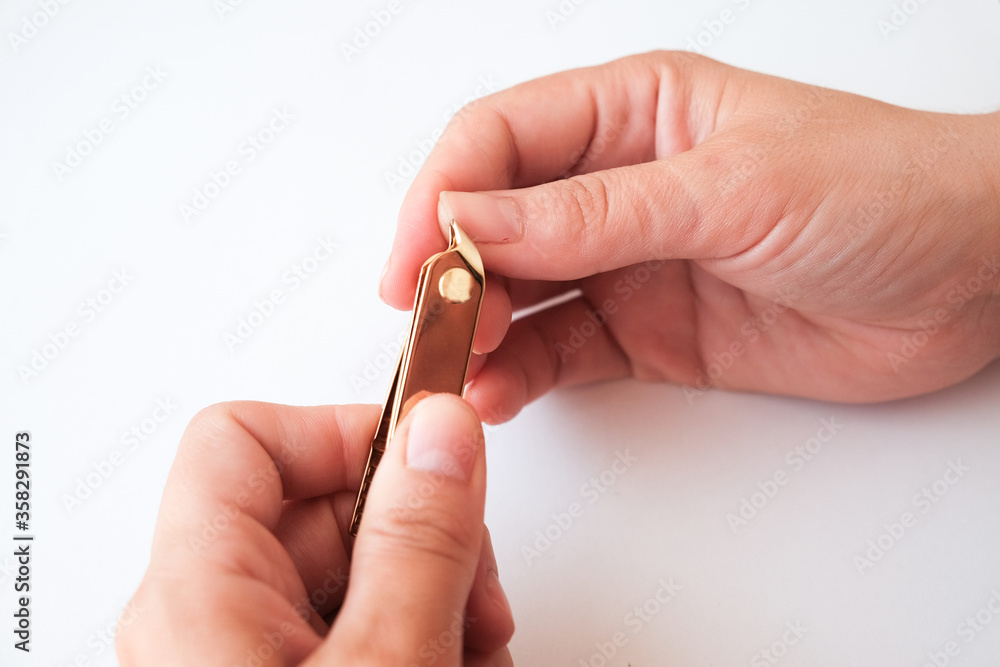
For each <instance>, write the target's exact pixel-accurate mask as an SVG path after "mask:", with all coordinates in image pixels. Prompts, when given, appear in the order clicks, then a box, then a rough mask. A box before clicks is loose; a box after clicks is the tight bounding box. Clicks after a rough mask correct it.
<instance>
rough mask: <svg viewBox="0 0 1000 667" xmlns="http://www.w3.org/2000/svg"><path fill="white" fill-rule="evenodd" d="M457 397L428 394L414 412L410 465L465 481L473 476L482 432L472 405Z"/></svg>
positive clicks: (408, 453)
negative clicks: (465, 403) (469, 405)
mask: <svg viewBox="0 0 1000 667" xmlns="http://www.w3.org/2000/svg"><path fill="white" fill-rule="evenodd" d="M460 401H461V399H460V398H458V397H455V396H448V395H444V394H438V395H435V396H428V397H427V398H425V399H423V400H422V401H420V402H419V403H417V405H416V406H414V408H413V411H412V413H411V415H410V419H411V421H410V428H409V432H408V434H407V441H406V466H407V467H408V468H413V469H416V470H426V471H428V472H435V473H440V474H442V475H445V476H446V477H452V478H454V479H459V480H463V481H468V480H469V478H470V477H471V476H472V468H473V466H474V465H475V462H476V452H477V450H478V448H479V447H480V443H481V440H482V433H481V431H480V430H479V428H480V427H479V422H478V421H477V418H476V416H475V415H474V414H473V412H472V410H471V408H467V407H466V406H464V405H462V403H461V402H460Z"/></svg>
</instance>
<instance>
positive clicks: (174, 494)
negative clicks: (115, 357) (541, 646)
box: [116, 395, 514, 667]
mask: <svg viewBox="0 0 1000 667" xmlns="http://www.w3.org/2000/svg"><path fill="white" fill-rule="evenodd" d="M378 416H379V411H378V409H377V407H376V406H370V405H350V406H323V407H310V408H298V407H290V406H281V405H271V404H267V403H252V402H238V403H226V404H219V405H215V406H212V407H210V408H206V409H205V410H203V411H202V412H200V413H199V414H198V415H197V416H196V417H195V418H194V419H193V420H192V422H191V424H190V425H189V426H188V428H187V430H186V431H185V433H184V436H183V439H182V441H181V444H180V448H179V450H178V454H177V458H176V460H175V462H174V465H173V468H172V469H171V472H170V477H169V479H168V480H167V486H166V489H165V491H164V494H163V502H162V505H161V508H160V516H159V520H158V522H157V526H156V533H155V536H154V540H153V550H152V557H151V561H150V565H149V569H148V571H147V572H146V575H145V577H144V578H143V581H142V584H141V585H140V587H139V590H138V591H137V592H136V594H135V597H134V598H133V600H132V601H131V603H130V604H129V605H128V606H127V608H126V611H125V612H124V613H123V615H122V620H121V624H120V625H121V627H122V628H123V630H122V632H121V633H120V634H119V635H118V637H117V646H116V648H117V652H118V659H119V663H120V664H121V665H122V667H136V666H143V667H145V666H154V667H155V666H157V665H164V666H166V665H251V664H254V665H300V664H301V665H396V666H399V665H403V666H405V665H410V664H426V663H427V662H428V661H430V659H431V658H433V659H434V664H436V665H444V666H446V667H447V666H449V665H467V666H470V667H487V666H488V667H501V666H508V665H510V664H512V663H511V660H510V654H509V652H508V651H507V649H506V645H507V642H508V641H509V640H510V637H511V635H512V634H513V632H514V625H513V620H512V617H511V612H510V607H509V605H508V603H507V600H506V597H505V596H504V593H503V591H502V589H501V588H500V583H499V580H498V579H497V567H496V560H495V558H494V556H493V547H492V545H491V543H490V539H489V533H488V532H487V531H486V529H485V528H484V526H483V506H484V503H485V495H486V459H485V454H484V451H483V446H482V445H483V433H482V427H481V425H480V423H479V420H478V418H477V417H476V414H475V412H474V411H473V410H472V408H471V407H470V406H469V405H468V404H466V403H465V402H464V401H462V399H460V398H458V397H457V396H450V395H437V396H431V397H429V398H426V399H424V400H423V401H421V402H420V403H419V404H418V405H417V406H416V407H415V408H414V409H413V410H412V411H411V412H410V413H409V414H408V415H407V417H406V418H405V419H404V420H403V421H402V422H401V423H400V424H399V426H398V427H397V431H396V436H395V437H394V438H393V441H392V443H391V446H390V447H388V448H387V450H386V454H385V456H384V457H383V459H382V461H381V463H380V464H379V469H378V475H377V476H376V477H375V479H374V481H373V483H372V487H371V491H370V493H369V496H368V501H367V504H366V507H365V513H364V518H363V520H362V522H361V527H360V530H359V532H358V537H357V540H356V542H355V541H354V540H353V539H352V538H351V537H350V536H349V535H348V528H349V526H350V521H351V515H352V513H353V510H354V500H355V496H356V494H357V489H358V487H359V486H360V484H361V476H362V474H363V472H364V466H365V461H366V460H367V455H368V449H369V447H370V445H371V437H372V433H373V432H374V430H375V425H376V422H377V420H378ZM417 419H423V427H424V433H425V435H428V436H429V437H430V438H431V439H432V440H433V441H434V442H435V443H437V445H438V449H439V450H442V451H443V452H444V454H443V455H442V454H440V452H439V454H438V456H437V459H435V460H439V461H440V460H442V456H443V457H444V460H445V462H446V464H447V465H446V468H445V470H444V472H434V471H429V470H427V469H426V465H425V464H426V460H425V461H424V462H423V463H421V462H420V461H419V460H418V461H416V462H414V461H413V460H412V459H413V456H412V452H411V451H410V449H411V447H410V445H411V441H412V440H413V438H412V437H411V434H412V431H413V430H415V429H416V426H415V420H417ZM414 437H415V436H414ZM425 440H426V438H425ZM459 469H466V470H467V475H468V478H467V479H464V478H461V475H459V474H458V473H456V470H459ZM277 470H280V475H279V474H278V473H277ZM234 507H236V508H239V510H240V511H239V512H233V511H232V508H234ZM207 525H212V526H215V527H216V528H217V530H216V531H215V532H212V531H211V530H208V531H206V526H207ZM348 572H349V573H350V580H349V582H348V581H347V580H346V579H345V578H344V575H346V574H347V573H348ZM345 588H346V595H345ZM329 616H335V618H334V620H333V623H332V626H331V625H329V624H328V623H327V622H326V621H325V620H324V617H329ZM257 660H259V662H257Z"/></svg>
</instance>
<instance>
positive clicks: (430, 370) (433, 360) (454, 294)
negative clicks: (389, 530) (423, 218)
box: [351, 220, 486, 535]
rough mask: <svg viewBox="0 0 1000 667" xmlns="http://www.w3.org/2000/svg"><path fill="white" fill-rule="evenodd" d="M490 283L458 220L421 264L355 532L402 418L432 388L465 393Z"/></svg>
mask: <svg viewBox="0 0 1000 667" xmlns="http://www.w3.org/2000/svg"><path fill="white" fill-rule="evenodd" d="M485 285H486V282H485V277H484V273H483V260H482V259H481V258H480V256H479V251H478V250H477V249H476V246H475V244H473V243H472V241H471V240H469V237H468V236H467V235H466V234H465V232H464V231H462V228H461V227H459V226H458V223H457V222H455V221H454V220H452V221H451V243H450V244H449V245H448V249H447V250H445V251H444V252H440V253H438V254H436V255H434V256H433V257H431V258H430V259H428V260H427V261H426V262H424V265H423V266H422V267H421V268H420V280H419V281H418V283H417V296H416V300H415V301H414V304H413V317H412V319H411V320H410V332H409V335H408V336H407V339H406V344H405V345H403V348H402V350H400V353H399V361H398V362H397V364H396V373H395V375H393V378H392V384H391V385H390V387H389V394H388V395H387V396H386V399H385V403H384V404H383V406H382V417H381V418H380V419H379V423H378V429H377V430H376V431H375V438H374V439H373V440H372V448H371V452H370V453H369V455H368V465H367V466H366V468H365V476H364V478H363V479H362V480H361V489H360V490H359V491H358V500H357V502H356V503H355V505H354V518H353V519H352V520H351V535H357V534H358V525H359V524H360V523H361V513H362V512H364V509H365V499H366V498H367V496H368V489H369V487H370V486H371V482H372V477H374V475H375V468H377V467H378V464H379V461H380V460H381V459H382V454H384V453H385V448H386V445H387V444H388V443H389V441H390V440H392V434H393V432H394V431H395V430H396V424H398V423H399V421H400V420H401V419H403V417H405V416H406V414H407V413H408V412H409V411H410V409H412V408H413V406H414V405H415V404H416V403H417V402H418V401H419V400H420V399H421V398H424V397H425V396H427V395H429V394H437V393H441V392H449V393H452V394H457V395H459V396H461V395H462V390H463V389H464V388H465V373H466V371H467V370H468V368H469V359H470V357H471V356H472V340H473V338H475V336H476V325H477V324H478V323H479V310H480V308H481V307H482V304H483V292H484V288H485Z"/></svg>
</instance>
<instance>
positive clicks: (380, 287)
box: [378, 255, 392, 302]
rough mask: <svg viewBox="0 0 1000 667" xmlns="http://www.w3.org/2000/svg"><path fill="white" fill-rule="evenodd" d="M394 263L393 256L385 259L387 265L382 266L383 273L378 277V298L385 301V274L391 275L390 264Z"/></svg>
mask: <svg viewBox="0 0 1000 667" xmlns="http://www.w3.org/2000/svg"><path fill="white" fill-rule="evenodd" d="M391 261H392V255H389V256H388V257H386V258H385V264H384V265H383V266H382V273H381V274H379V277H378V298H380V299H382V301H383V302H384V301H385V297H384V296H382V283H383V281H385V274H387V273H389V262H391Z"/></svg>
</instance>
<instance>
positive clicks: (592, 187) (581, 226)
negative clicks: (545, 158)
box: [560, 172, 614, 240]
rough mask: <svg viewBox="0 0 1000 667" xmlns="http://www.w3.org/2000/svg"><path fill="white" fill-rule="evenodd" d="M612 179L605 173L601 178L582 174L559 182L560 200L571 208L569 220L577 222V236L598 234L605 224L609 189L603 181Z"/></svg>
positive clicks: (611, 176)
mask: <svg viewBox="0 0 1000 667" xmlns="http://www.w3.org/2000/svg"><path fill="white" fill-rule="evenodd" d="M612 178H614V176H613V175H611V174H610V173H608V172H606V173H605V174H604V175H603V176H598V175H596V174H582V175H580V176H574V177H573V178H567V179H565V180H563V181H560V184H561V189H562V192H561V197H560V198H561V199H562V200H563V201H564V202H565V203H566V205H567V206H569V207H570V208H571V211H570V212H571V213H572V215H570V216H569V218H570V219H571V220H575V221H577V227H576V229H575V232H576V234H578V235H579V236H581V237H583V236H590V235H592V234H594V233H595V232H596V233H597V234H600V233H601V232H602V231H603V228H604V227H605V225H606V224H607V222H608V206H609V198H608V192H609V188H608V184H607V183H606V182H605V179H612ZM577 240H582V239H577Z"/></svg>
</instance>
